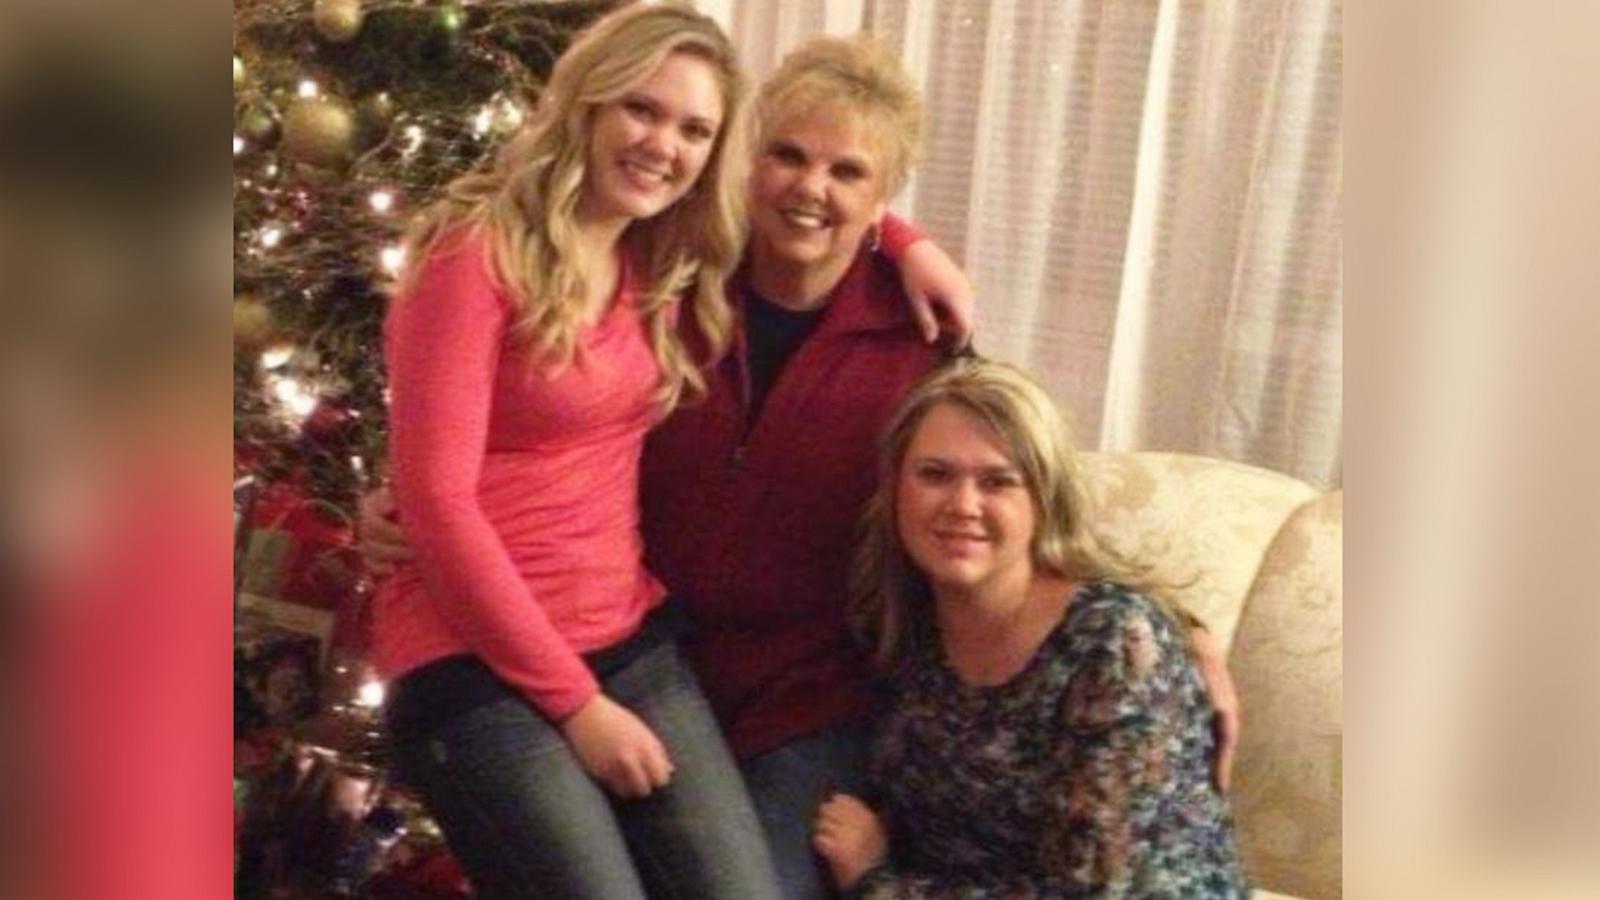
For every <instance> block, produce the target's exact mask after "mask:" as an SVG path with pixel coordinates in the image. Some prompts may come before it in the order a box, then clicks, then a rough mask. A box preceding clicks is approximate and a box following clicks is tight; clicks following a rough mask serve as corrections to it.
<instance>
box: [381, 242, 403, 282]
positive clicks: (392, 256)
mask: <svg viewBox="0 0 1600 900" xmlns="http://www.w3.org/2000/svg"><path fill="white" fill-rule="evenodd" d="M378 261H379V262H380V263H382V264H383V269H384V271H386V272H388V273H389V274H390V275H398V274H400V267H401V266H403V265H405V262H406V248H404V247H401V246H398V245H397V246H393V247H385V248H383V252H382V253H379V254H378Z"/></svg>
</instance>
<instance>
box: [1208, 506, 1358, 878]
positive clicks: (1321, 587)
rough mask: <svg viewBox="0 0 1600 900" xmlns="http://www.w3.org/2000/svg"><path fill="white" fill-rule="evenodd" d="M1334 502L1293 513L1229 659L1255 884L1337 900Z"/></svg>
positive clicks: (1338, 630)
mask: <svg viewBox="0 0 1600 900" xmlns="http://www.w3.org/2000/svg"><path fill="white" fill-rule="evenodd" d="M1343 510H1344V506H1343V496H1342V495H1341V494H1338V493H1333V494H1327V495H1324V496H1323V497H1320V498H1318V499H1317V500H1315V501H1313V502H1311V503H1308V504H1306V505H1305V506H1303V507H1302V508H1300V509H1299V510H1297V511H1296V512H1295V514H1294V515H1293V516H1291V517H1290V518H1289V521H1288V522H1286V523H1285V524H1284V526H1283V530H1282V531H1281V532H1280V533H1279V534H1278V536H1277V538H1276V539H1274V540H1273V542H1272V545H1271V546H1270V547H1269V548H1268V549H1267V553H1266V556H1265V557H1264V558H1263V560H1262V564H1261V572H1260V574H1259V576H1258V577H1257V579H1256V583H1255V585H1254V586H1253V587H1252V588H1251V591H1250V596H1249V597H1248V598H1247V599H1246V601H1245V606H1244V612H1243V615H1242V617H1241V619H1240V622H1239V630H1238V633H1237V637H1236V638H1235V640H1234V644H1233V649H1232V652H1231V653H1230V655H1229V669H1230V670H1231V671H1232V672H1233V676H1234V680H1235V682H1236V683H1237V684H1238V687H1239V699H1240V702H1241V704H1242V706H1243V709H1244V731H1243V737H1242V741H1241V743H1240V747H1239V756H1238V761H1237V765H1236V767H1235V769H1234V772H1235V776H1234V789H1233V798H1232V799H1233V808H1234V813H1235V816H1236V818H1237V821H1238V823H1239V842H1240V850H1241V852H1242V853H1243V854H1244V858H1245V865H1246V870H1247V871H1248V872H1249V873H1250V877H1251V880H1252V882H1253V883H1255V884H1258V885H1260V886H1261V887H1262V888H1265V889H1272V890H1279V891H1286V892H1290V893H1293V894H1296V895H1299V896H1302V897H1306V898H1310V900H1324V898H1330V900H1331V898H1336V897H1339V896H1341V895H1342V890H1343V887H1342V880H1341V879H1342V858H1343V854H1342V850H1341V839H1342V820H1341V814H1342V803H1341V792H1342V788H1343V784H1342V781H1343V759H1344V757H1343V752H1344V751H1343V738H1344V705H1343V704H1344V693H1343V677H1344V668H1343V654H1342V650H1343V644H1344V630H1343V577H1342V564H1343V549H1342V542H1343V536H1344V513H1343Z"/></svg>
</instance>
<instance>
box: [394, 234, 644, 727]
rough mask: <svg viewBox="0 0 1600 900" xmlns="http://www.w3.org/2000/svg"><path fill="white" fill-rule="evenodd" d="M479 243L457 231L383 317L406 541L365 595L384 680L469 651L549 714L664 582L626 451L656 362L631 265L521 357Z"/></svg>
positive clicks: (556, 712)
mask: <svg viewBox="0 0 1600 900" xmlns="http://www.w3.org/2000/svg"><path fill="white" fill-rule="evenodd" d="M484 250H485V244H484V241H483V240H482V238H480V237H476V236H459V235H458V236H456V237H454V238H452V239H451V240H450V242H449V243H447V244H445V245H442V246H441V247H440V248H439V249H438V250H436V251H435V252H434V253H433V255H432V257H431V258H430V259H429V260H428V262H427V263H425V264H424V267H423V269H422V271H421V272H420V273H419V277H418V279H417V281H416V284H415V287H414V288H413V289H412V291H411V292H410V293H409V295H408V296H405V297H402V298H400V299H398V300H397V301H396V302H395V304H394V305H393V307H392V308H391V310H390V312H389V316H388V319H387V321H386V322H385V334H384V338H385V342H384V344H385V346H384V350H385V358H386V360H387V362H388V368H389V386H390V391H391V403H390V411H389V414H390V459H391V468H392V480H393V484H394V492H395V499H396V502H397V505H398V506H399V510H400V521H401V525H402V526H403V528H404V529H405V532H406V535H407V537H408V539H409V540H410V543H411V546H412V549H413V551H414V553H415V559H414V562H412V563H410V564H407V565H405V566H403V567H402V568H401V569H400V571H399V572H397V573H396V575H395V576H394V577H393V578H391V579H389V580H388V581H387V582H386V583H385V584H384V586H383V587H382V588H381V589H380V590H379V592H378V595H377V598H376V601H375V602H376V606H375V615H374V642H373V643H374V651H375V653H374V655H375V657H376V665H377V667H378V669H379V671H380V673H381V674H382V675H383V676H384V677H386V678H389V679H392V678H396V677H399V676H400V675H403V674H405V673H407V672H410V671H412V670H414V669H416V668H419V667H421V666H423V665H426V664H427V663H430V662H433V661H435V660H438V659H442V658H444V657H448V656H453V655H458V654H473V655H476V656H477V657H479V658H480V659H482V660H483V662H484V663H485V664H487V665H488V666H489V667H490V668H491V669H492V670H493V671H494V672H495V673H496V674H497V675H498V676H499V677H500V678H501V679H503V680H504V681H506V682H507V683H509V684H510V685H511V686H513V687H514V688H516V689H517V690H518V691H520V692H521V693H522V694H523V695H524V696H526V697H527V698H528V700H529V702H530V703H532V704H533V705H534V707H535V708H536V709H538V710H540V711H541V712H542V713H544V714H545V715H546V716H548V717H550V718H551V719H553V720H560V719H562V718H564V717H566V716H567V715H570V714H571V713H573V712H575V711H577V709H578V708H579V707H581V706H582V705H583V704H584V703H586V702H588V701H589V699H590V698H592V697H593V696H594V694H595V693H596V692H597V691H598V689H599V688H598V684H597V682H596V681H595V678H594V676H593V675H592V674H591V672H590V671H589V669H588V667H587V666H586V665H585V664H584V661H583V659H582V658H581V656H580V654H582V653H585V652H588V651H591V650H597V649H601V648H604V647H608V646H611V645H614V644H616V643H618V642H619V641H622V640H624V639H626V638H627V637H629V636H630V635H632V634H633V633H634V632H635V631H636V630H637V629H638V627H639V625H640V622H641V620H642V619H643V618H644V616H645V614H646V613H647V612H649V610H651V609H652V608H654V607H655V606H657V605H658V604H660V602H661V600H662V598H663V596H664V595H665V593H666V591H665V589H664V588H663V587H662V585H661V583H660V582H659V581H657V580H656V579H655V578H654V577H653V576H652V575H651V574H650V573H649V572H648V571H647V570H646V569H645V567H644V563H643V547H642V542H641V539H640V535H639V503H638V480H639V454H640V450H641V448H642V446H643V440H644V434H645V432H646V430H647V429H649V427H650V426H651V425H652V424H654V423H655V422H656V420H657V409H656V407H655V405H654V404H653V403H652V399H651V397H652V393H653V392H654V390H655V389H656V387H657V385H658V377H659V375H658V373H659V369H658V368H657V365H656V362H655V357H654V355H653V354H652V353H651V351H650V347H649V344H648V341H647V338H646V335H645V332H644V326H643V321H642V319H641V317H640V316H639V314H638V310H637V301H638V298H639V288H638V285H637V283H636V280H635V276H634V273H633V271H632V266H631V265H630V264H629V263H628V261H627V259H626V254H624V261H623V265H622V275H621V278H620V279H619V284H618V288H617V294H616V296H615V297H614V298H613V301H612V304H611V305H610V307H609V308H608V311H607V312H606V314H605V315H604V318H603V319H602V320H601V321H600V322H598V323H597V324H595V325H593V326H590V327H588V328H586V329H585V330H584V331H583V332H582V333H581V334H580V337H579V340H580V342H581V344H582V347H583V351H584V352H583V354H582V356H583V359H582V361H581V362H580V361H575V362H573V363H572V364H569V365H568V366H567V367H565V368H564V369H561V370H559V371H558V372H553V371H552V370H550V369H549V368H543V369H540V368H535V367H530V365H529V363H528V360H527V357H526V356H525V355H524V354H522V353H520V352H518V351H516V350H513V349H511V348H509V347H508V345H507V343H506V336H507V328H508V325H509V323H510V307H509V305H508V301H507V298H506V296H505V295H504V293H503V292H502V291H501V289H500V288H498V287H497V286H496V284H495V281H494V279H493V277H492V274H491V271H492V270H491V269H490V268H489V262H488V258H487V256H486V254H485V252H484Z"/></svg>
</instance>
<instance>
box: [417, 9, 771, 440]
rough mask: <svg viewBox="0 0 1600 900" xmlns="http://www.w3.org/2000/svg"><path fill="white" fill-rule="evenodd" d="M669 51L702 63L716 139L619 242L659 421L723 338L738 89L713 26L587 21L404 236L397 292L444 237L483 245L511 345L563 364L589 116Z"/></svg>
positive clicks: (577, 277)
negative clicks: (496, 134) (687, 337)
mask: <svg viewBox="0 0 1600 900" xmlns="http://www.w3.org/2000/svg"><path fill="white" fill-rule="evenodd" d="M674 53H685V54H689V55H691V56H693V57H695V58H697V59H702V60H705V61H706V62H707V63H710V64H711V67H712V69H713V70H714V71H715V73H716V77H717V83H718V87H719V88H720V90H721V93H722V101H723V124H722V128H721V130H720V133H719V134H718V136H717V138H716V142H715V145H714V146H713V148H712V152H711V154H710V157H709V158H708V160H707V162H706V165H705V169H704V170H703V171H702V172H701V173H700V176H699V178H698V179H696V181H695V183H694V185H693V186H692V187H691V188H690V189H689V191H688V193H686V194H685V195H684V196H683V197H682V198H681V199H680V200H678V201H677V202H676V203H674V204H673V205H672V206H671V207H669V208H668V209H667V210H665V211H664V212H662V213H660V214H659V215H656V216H654V217H652V218H650V219H646V220H640V221H636V222H634V223H633V224H632V225H630V226H629V231H628V233H627V239H628V240H629V241H630V242H631V244H632V246H633V247H634V248H635V249H637V250H638V251H639V254H640V256H639V258H640V259H642V260H643V261H644V267H645V272H644V273H643V274H644V283H645V285H646V287H645V292H644V293H645V295H644V297H643V298H642V299H641V304H640V310H641V313H642V315H643V317H644V321H645V327H646V332H647V334H648V335H649V341H650V347H651V350H652V351H653V353H654V355H655V358H656V362H657V364H658V366H659V367H660V369H661V387H660V390H659V392H658V397H657V399H658V400H659V401H660V403H661V405H662V407H663V409H664V410H670V409H671V408H672V406H674V405H675V404H676V403H677V401H678V400H679V399H680V398H681V397H682V396H683V395H684V394H685V392H687V393H688V394H689V395H690V396H698V395H701V394H703V393H704V391H705V376H704V374H703V372H702V370H701V366H702V365H703V364H705V363H707V362H709V361H710V360H711V359H714V358H715V357H716V356H718V355H720V353H721V352H722V351H723V350H724V349H725V348H726V347H727V345H728V340H729V335H730V334H731V331H732V315H731V313H730V312H729V310H728V306H727V300H726V297H725V295H724V293H723V281H724V280H725V279H726V278H727V277H728V275H729V274H730V273H731V272H732V271H733V269H734V267H735V266H737V265H738V262H739V256H740V253H741V251H742V248H743V245H744V235H745V210H744V174H745V166H746V164H747V163H748V158H749V147H748V139H747V137H746V134H747V126H746V125H745V124H744V123H743V121H742V120H743V119H744V116H743V115H742V114H741V111H742V109H743V105H744V102H745V95H746V88H745V82H744V78H743V76H742V74H741V73H740V70H739V66H738V60H737V58H736V54H735V52H734V49H733V46H732V44H731V43H729V41H728V38H727V36H726V35H724V34H723V32H722V29H721V28H720V27H719V26H718V25H717V24H716V22H715V21H714V20H712V19H710V18H709V17H707V16H704V15H701V14H700V13H698V12H695V11H694V10H693V9H691V8H689V7H688V6H685V5H682V4H678V3H658V4H637V5H630V6H626V7H624V8H622V9H621V10H618V11H617V12H614V13H612V14H610V15H607V16H605V17H604V18H602V19H600V20H599V21H598V22H596V23H595V24H594V25H593V26H591V27H590V28H589V29H587V30H586V31H585V32H584V33H583V34H582V35H581V36H580V37H579V38H578V40H577V41H576V42H574V43H573V44H572V46H571V47H569V48H568V49H567V51H566V52H565V53H564V54H562V56H561V58H560V60H559V61H558V62H557V63H556V66H555V70H554V71H553V72H552V73H551V76H550V82H549V84H548V85H546V86H545V88H544V91H543V93H541V94H540V96H539V104H538V107H537V110H536V111H535V113H534V115H533V116H532V118H531V119H530V121H529V123H528V125H527V127H525V128H524V129H523V130H522V132H521V133H519V134H518V135H517V136H516V137H515V138H513V139H512V140H510V141H508V142H507V143H506V145H505V147H503V148H502V149H501V150H500V152H499V153H498V154H497V156H496V157H495V159H494V161H493V162H492V163H491V164H490V166H489V167H488V169H487V170H485V171H481V172H475V173H472V174H468V175H465V176H462V177H461V178H458V179H456V180H455V181H454V182H452V183H451V184H450V185H449V186H448V187H447V188H446V189H445V194H444V197H443V198H442V199H441V200H440V201H439V202H437V203H436V204H434V205H433V206H432V207H431V208H430V209H429V210H427V211H426V212H425V213H424V214H423V216H422V218H421V220H420V221H419V222H418V224H417V225H416V226H415V227H414V228H413V230H412V232H411V234H410V235H409V237H408V239H407V253H406V258H407V259H408V260H410V263H409V267H408V271H407V274H406V276H405V277H404V278H403V279H402V280H401V286H400V290H399V292H398V293H400V294H402V295H403V294H404V293H406V292H407V290H408V289H409V286H410V285H411V284H413V283H414V279H415V275H416V272H417V271H418V269H419V268H420V266H422V265H423V264H424V263H425V261H426V259H427V257H428V255H429V254H430V253H431V252H432V251H434V250H435V248H436V247H438V245H439V244H440V242H441V241H443V240H444V239H446V237H447V236H449V235H452V234H457V233H474V232H475V233H480V234H483V235H484V236H485V237H486V238H487V251H488V259H486V263H487V264H488V265H489V268H490V271H491V272H493V273H494V276H495V278H496V280H497V281H498V282H499V284H500V285H501V287H502V288H503V289H504V290H505V291H506V293H507V294H508V299H509V300H510V302H511V303H512V305H513V317H512V322H511V325H510V328H509V332H508V333H509V343H510V344H511V346H513V347H516V348H519V349H523V350H526V351H528V352H529V355H530V356H531V358H532V359H534V360H536V361H538V362H540V363H544V364H551V365H554V366H556V367H559V366H562V365H565V364H567V363H568V362H570V361H572V359H573V357H574V356H575V355H576V354H577V353H578V352H579V350H580V348H579V346H578V343H577V336H578V331H579V329H580V327H581V326H582V317H583V311H584V310H583V307H584V299H585V298H586V296H587V291H588V287H589V280H590V277H591V276H590V273H588V272H586V271H584V269H583V267H582V266H581V265H580V259H581V254H580V253H579V233H578V226H577V218H576V212H577V207H578V202H579V199H580V197H581V195H582V192H583V186H584V179H585V178H586V177H587V171H586V159H587V153H588V148H589V143H590V132H591V121H592V119H593V114H594V111H595V109H596V107H598V106H600V105H601V104H604V103H607V102H609V101H612V100H615V99H617V98H618V97H620V96H622V95H623V94H624V93H625V92H626V91H628V90H629V89H631V88H632V87H634V86H635V85H637V84H639V83H640V82H641V81H643V80H644V79H645V78H648V77H649V76H650V74H651V73H653V72H654V71H655V70H656V68H657V67H658V66H660V65H661V63H662V62H663V61H664V60H665V59H666V58H667V57H668V56H670V55H671V54H674ZM680 298H681V299H682V300H683V302H684V304H685V305H686V306H687V308H688V309H687V310H686V312H689V311H692V313H693V317H694V322H693V324H694V325H695V326H696V329H697V331H698V333H699V335H700V336H701V337H702V338H703V345H704V346H703V347H702V348H701V350H702V352H703V354H704V356H703V358H701V359H698V360H697V359H696V358H695V354H694V353H693V352H692V351H691V350H690V349H689V347H688V345H687V344H686V343H685V341H684V339H683V337H682V335H681V332H680V331H679V329H678V327H677V323H676V318H677V316H676V314H675V313H674V308H675V305H676V304H677V302H678V301H679V300H680Z"/></svg>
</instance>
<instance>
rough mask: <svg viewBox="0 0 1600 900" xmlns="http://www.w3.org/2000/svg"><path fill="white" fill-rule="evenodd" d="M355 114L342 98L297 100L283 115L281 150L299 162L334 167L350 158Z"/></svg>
mask: <svg viewBox="0 0 1600 900" xmlns="http://www.w3.org/2000/svg"><path fill="white" fill-rule="evenodd" d="M355 136H356V117H355V114H354V113H352V112H351V111H350V107H349V106H348V105H346V104H345V103H343V102H342V101H339V100H335V99H331V98H327V97H312V98H309V99H303V100H297V101H295V102H294V104H293V105H291V106H290V107H289V111H288V112H286V113H284V115H283V152H284V153H286V154H288V155H289V156H290V157H292V158H294V159H297V160H300V161H301V162H305V163H310V164H311V165H313V166H321V167H323V168H328V169H332V168H337V167H339V166H340V165H343V164H344V162H345V160H347V159H349V158H350V151H351V147H352V146H353V144H354V141H355Z"/></svg>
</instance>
